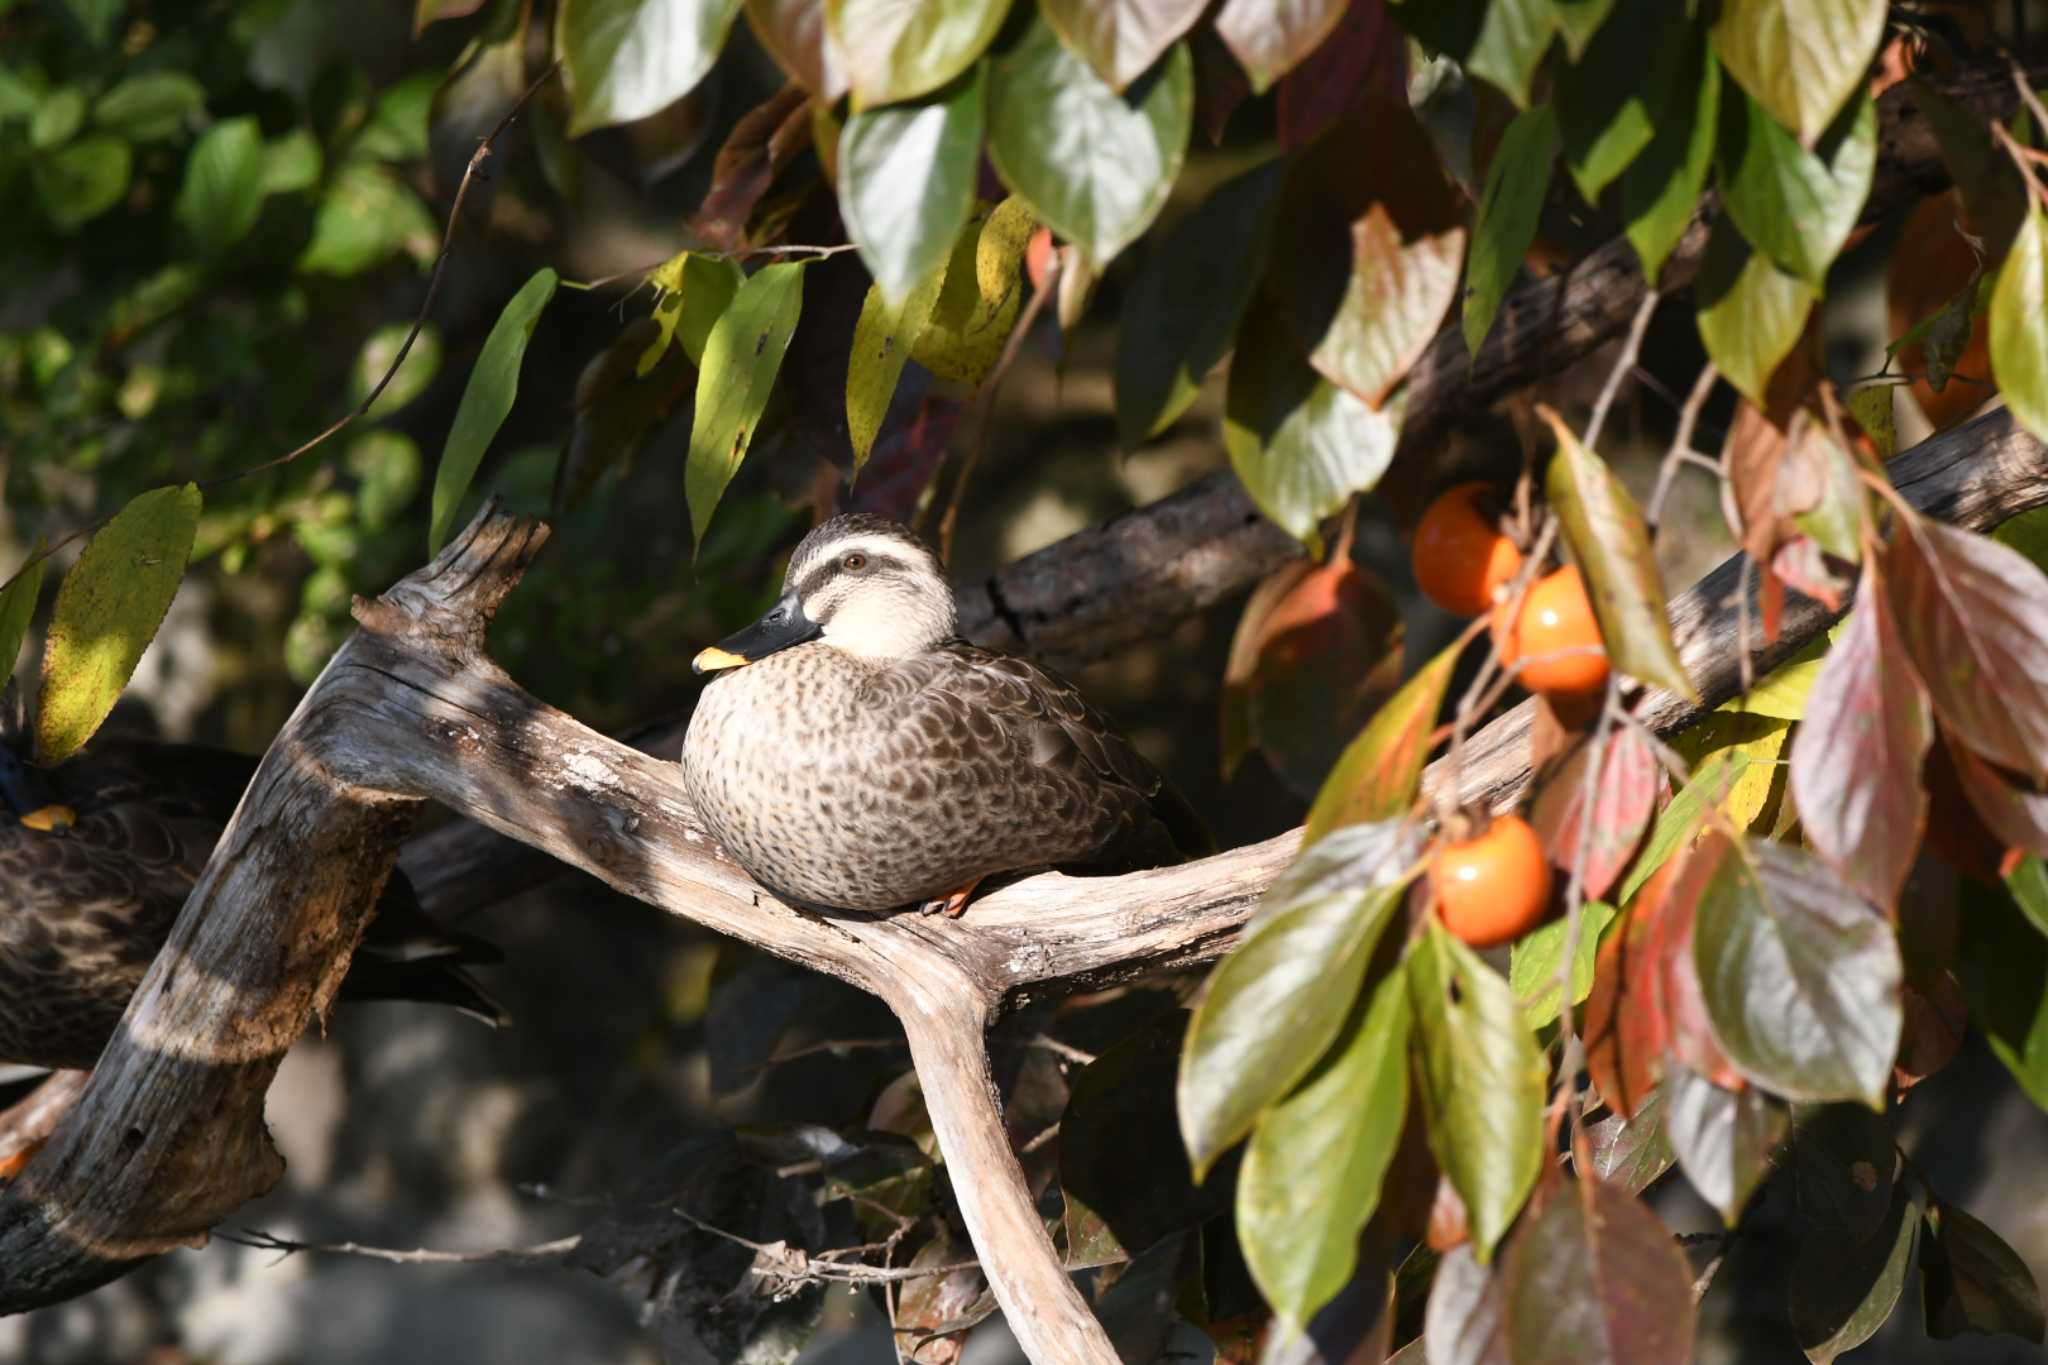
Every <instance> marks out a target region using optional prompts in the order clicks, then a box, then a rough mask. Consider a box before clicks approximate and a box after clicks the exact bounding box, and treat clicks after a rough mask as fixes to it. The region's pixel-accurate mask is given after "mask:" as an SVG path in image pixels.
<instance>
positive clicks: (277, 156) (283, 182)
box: [263, 128, 321, 194]
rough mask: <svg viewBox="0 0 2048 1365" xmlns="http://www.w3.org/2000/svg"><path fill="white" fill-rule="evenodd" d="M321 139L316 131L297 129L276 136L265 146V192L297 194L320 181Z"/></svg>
mask: <svg viewBox="0 0 2048 1365" xmlns="http://www.w3.org/2000/svg"><path fill="white" fill-rule="evenodd" d="M320 164H321V155H320V139H318V138H316V137H314V136H313V133H312V130H310V129H307V128H294V129H292V130H291V131H290V132H288V133H282V134H280V135H279V136H277V137H274V138H272V139H271V140H270V141H269V142H268V143H266V144H265V145H264V148H263V192H264V193H265V194H294V193H297V192H298V191H300V190H310V189H312V188H313V187H314V186H315V185H317V184H319V183H320Z"/></svg>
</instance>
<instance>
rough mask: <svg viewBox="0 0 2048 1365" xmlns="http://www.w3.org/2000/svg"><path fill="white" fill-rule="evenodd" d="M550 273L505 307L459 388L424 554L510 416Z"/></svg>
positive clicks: (550, 286)
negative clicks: (463, 383)
mask: <svg viewBox="0 0 2048 1365" xmlns="http://www.w3.org/2000/svg"><path fill="white" fill-rule="evenodd" d="M557 283H558V281H557V278H556V276H555V272H554V271H552V270H550V269H548V268H547V267H545V266H543V267H542V268H540V269H539V270H536V271H535V272H534V273H533V278H531V279H529V280H528V281H527V282H526V283H525V284H523V285H521V286H520V289H519V292H518V293H517V294H514V295H513V296H512V299H511V302H509V303H507V304H506V305H505V309H504V311H503V312H501V313H499V314H498V320H497V322H496V323H494V324H492V326H491V334H490V335H489V336H488V337H486V338H484V348H483V350H482V351H481V352H479V353H478V355H477V358H476V367H475V368H474V369H472V370H471V371H470V372H469V383H468V384H467V385H465V386H464V387H463V390H462V402H461V404H460V405H458V406H457V407H456V409H455V421H454V422H453V424H451V425H450V426H449V428H448V441H447V444H445V445H443V446H442V447H441V465H440V468H438V469H437V470H435V471H434V511H433V521H432V522H431V524H430V525H429V528H428V531H427V553H428V554H429V555H438V554H440V553H441V547H442V546H443V545H445V544H447V543H448V536H449V533H450V532H452V531H453V530H454V529H455V513H456V511H457V509H459V508H460V507H461V505H462V496H463V494H465V493H467V492H468V491H469V482H470V480H471V479H473V478H475V477H476V470H477V466H478V465H479V464H481V463H483V458H484V452H485V451H486V450H488V449H490V445H491V441H492V440H493V438H495V437H496V436H497V434H498V428H499V427H501V426H503V425H504V424H505V417H506V414H508V413H510V412H511V411H512V400H513V399H514V398H516V397H517V396H518V394H519V367H520V364H521V363H522V362H523V361H524V360H525V359H526V343H527V342H528V341H530V340H532V339H533V329H534V327H535V326H536V325H537V324H538V323H539V322H540V315H541V310H542V309H544V308H546V307H547V305H548V300H549V299H551V298H553V297H554V296H555V285H556V284H557Z"/></svg>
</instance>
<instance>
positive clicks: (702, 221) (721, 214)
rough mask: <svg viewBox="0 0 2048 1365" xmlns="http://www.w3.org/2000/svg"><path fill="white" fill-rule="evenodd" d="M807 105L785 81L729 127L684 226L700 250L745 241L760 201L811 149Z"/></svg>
mask: <svg viewBox="0 0 2048 1365" xmlns="http://www.w3.org/2000/svg"><path fill="white" fill-rule="evenodd" d="M809 103H810V95H809V93H808V92H807V91H805V89H804V88H803V87H802V86H801V85H798V84H797V83H796V82H795V81H791V82H790V83H789V84H788V85H785V86H783V87H782V89H781V90H779V91H777V92H776V93H775V94H774V95H771V96H770V97H769V98H768V99H767V100H765V101H763V102H762V103H761V104H758V105H756V106H755V107H754V108H753V109H751V110H749V111H748V112H747V113H746V115H745V116H744V117H742V118H741V119H740V121H739V122H738V123H736V124H734V125H733V129H732V132H731V133H730V134H728V135H727V136H726V139H725V145H724V146H722V147H720V148H719V149H718V159H717V160H716V161H715V162H713V163H712V170H711V189H710V190H709V191H708V192H707V193H706V194H705V196H704V200H703V202H702V203H700V204H699V205H698V206H697V211H696V212H695V213H694V214H692V215H691V216H690V220H689V223H688V225H687V230H688V231H689V232H690V233H691V234H692V235H693V236H694V237H695V238H696V239H697V241H698V243H699V245H700V246H702V247H704V248H705V249H708V250H712V251H730V250H732V249H733V248H734V247H736V246H739V245H740V244H741V243H742V242H743V241H744V240H745V239H746V231H747V223H748V220H750V219H751V218H752V217H753V215H754V209H755V207H756V206H757V205H759V204H760V202H761V197H762V196H763V195H765V194H767V193H768V188H769V186H771V185H773V184H774V183H775V180H776V177H778V176H780V175H781V174H782V173H783V171H785V170H787V169H788V168H789V166H790V164H791V163H792V162H794V161H795V160H796V159H797V157H798V156H799V155H800V154H801V153H802V152H803V151H804V150H805V149H807V148H808V147H809V146H810V145H811V116H810V109H809Z"/></svg>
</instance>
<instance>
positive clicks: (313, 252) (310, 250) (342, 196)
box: [296, 161, 437, 277]
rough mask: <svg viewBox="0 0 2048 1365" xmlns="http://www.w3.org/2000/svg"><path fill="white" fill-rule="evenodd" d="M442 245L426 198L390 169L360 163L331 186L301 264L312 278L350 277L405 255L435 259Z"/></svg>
mask: <svg viewBox="0 0 2048 1365" xmlns="http://www.w3.org/2000/svg"><path fill="white" fill-rule="evenodd" d="M436 246H437V233H436V229H435V226H434V219H433V216H432V215H431V214H429V213H428V212H427V206H426V205H425V204H423V203H421V202H420V197H419V196H418V195H417V194H415V193H413V191H412V190H411V189H410V188H409V187H408V186H406V185H405V184H404V183H403V182H401V181H400V180H399V179H398V178H397V177H396V176H394V175H393V174H392V173H391V172H390V171H389V170H387V169H386V168H385V167H382V166H377V165H373V164H370V163H368V162H364V161H355V162H350V163H348V164H346V165H344V166H343V167H342V168H341V169H340V170H339V171H337V172H335V174H334V175H333V177H332V178H331V179H330V180H329V181H328V182H327V187H326V189H325V190H324V191H322V193H321V195H320V204H319V207H318V208H317V210H316V211H315V213H314V218H313V235H312V238H311V239H310V240H309V241H307V243H306V245H305V248H304V249H303V250H301V251H300V252H299V259H298V261H297V262H296V265H297V267H298V268H299V269H300V270H303V271H306V272H308V273H310V274H316V275H339V276H344V277H345V276H349V275H359V274H361V273H362V272H363V271H365V270H368V269H370V268H371V267H372V266H376V265H381V264H383V263H384V262H385V261H387V260H389V259H390V258H391V257H393V256H395V255H397V254H398V253H400V252H404V253H406V254H407V255H409V256H411V257H412V258H413V259H414V260H415V261H421V260H431V259H432V258H433V254H434V251H435V249H436Z"/></svg>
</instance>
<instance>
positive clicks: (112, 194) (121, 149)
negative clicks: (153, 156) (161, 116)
mask: <svg viewBox="0 0 2048 1365" xmlns="http://www.w3.org/2000/svg"><path fill="white" fill-rule="evenodd" d="M134 165H135V156H134V153H133V152H131V151H130V150H129V149H128V144H127V143H125V142H123V141H122V140H121V139H120V138H117V137H108V136H105V135H104V134H101V135H95V136H92V137H82V138H80V139H79V140H78V141H76V142H73V143H70V144H69V145H67V146H63V147H59V148H58V149H57V150H56V151H54V152H51V153H49V154H48V155H46V156H39V157H37V158H36V159H35V160H34V161H32V162H31V163H29V175H30V179H31V180H32V181H33V182H34V184H35V190H36V202H37V203H38V204H40V205H42V209H43V213H44V215H45V216H47V217H48V218H49V220H50V224H51V226H53V227H55V228H56V229H57V230H58V231H59V232H76V231H77V230H78V229H79V228H81V227H83V226H84V225H85V224H87V223H89V222H91V221H92V220H93V219H95V218H97V217H99V216H100V215H101V214H103V213H105V212H106V211H107V210H108V209H110V208H112V207H114V205H116V204H118V203H120V202H121V196H122V195H124V194H126V193H128V176H129V174H130V172H131V171H132V170H133V169H134Z"/></svg>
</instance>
